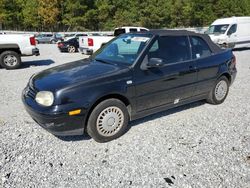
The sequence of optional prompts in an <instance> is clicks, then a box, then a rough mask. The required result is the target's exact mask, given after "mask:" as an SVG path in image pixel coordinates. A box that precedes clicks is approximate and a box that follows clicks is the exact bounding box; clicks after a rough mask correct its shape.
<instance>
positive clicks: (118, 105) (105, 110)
mask: <svg viewBox="0 0 250 188" xmlns="http://www.w3.org/2000/svg"><path fill="white" fill-rule="evenodd" d="M128 121H129V114H128V110H127V107H126V106H125V104H124V103H123V102H121V101H120V100H118V99H108V100H105V101H103V102H101V103H100V104H98V105H97V106H96V107H95V108H94V110H93V111H92V113H91V114H90V116H89V119H88V124H87V132H88V134H89V135H90V136H91V137H92V138H93V139H94V140H95V141H97V142H108V141H111V140H114V139H116V138H118V137H120V136H121V135H123V134H124V133H125V131H126V129H127V125H128Z"/></svg>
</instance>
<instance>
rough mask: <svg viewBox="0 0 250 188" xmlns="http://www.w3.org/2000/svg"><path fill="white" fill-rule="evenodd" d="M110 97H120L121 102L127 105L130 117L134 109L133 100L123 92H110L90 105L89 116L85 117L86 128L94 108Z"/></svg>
mask: <svg viewBox="0 0 250 188" xmlns="http://www.w3.org/2000/svg"><path fill="white" fill-rule="evenodd" d="M108 99H118V100H120V101H121V102H123V103H124V104H125V106H126V107H127V109H128V113H129V118H130V117H131V112H132V109H131V102H130V101H129V99H128V98H127V97H125V96H124V95H122V94H118V93H114V94H108V95H105V96H102V97H100V98H99V99H97V100H96V101H95V103H94V104H93V105H92V106H91V107H90V109H89V110H88V112H87V116H86V118H85V122H84V127H85V128H86V126H87V122H88V120H89V116H90V114H91V113H92V111H93V110H94V108H95V107H96V106H97V105H98V104H100V103H101V102H103V101H105V100H108Z"/></svg>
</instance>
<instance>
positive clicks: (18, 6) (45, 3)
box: [0, 0, 250, 31]
mask: <svg viewBox="0 0 250 188" xmlns="http://www.w3.org/2000/svg"><path fill="white" fill-rule="evenodd" d="M249 15H250V0H239V1H235V0H0V24H1V25H2V28H3V29H6V30H8V29H11V30H30V31H31V30H33V31H59V30H60V31H76V30H78V31H87V30H95V31H97V30H113V29H114V28H115V27H119V26H125V25H128V26H143V27H147V28H155V29H156V28H173V27H197V26H198V27H199V26H207V25H209V24H211V22H213V21H214V20H215V19H217V18H222V17H231V16H249Z"/></svg>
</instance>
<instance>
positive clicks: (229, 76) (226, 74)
mask: <svg viewBox="0 0 250 188" xmlns="http://www.w3.org/2000/svg"><path fill="white" fill-rule="evenodd" d="M222 76H225V77H226V78H227V79H228V81H229V84H231V81H232V78H231V75H230V74H229V73H228V72H224V73H222V74H220V76H219V77H218V79H219V78H221V77H222Z"/></svg>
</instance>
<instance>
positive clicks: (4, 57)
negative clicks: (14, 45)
mask: <svg viewBox="0 0 250 188" xmlns="http://www.w3.org/2000/svg"><path fill="white" fill-rule="evenodd" d="M0 65H1V66H2V67H3V68H6V69H8V70H11V69H17V68H19V67H20V66H21V57H20V55H19V54H18V53H16V52H14V51H5V52H3V53H2V54H1V55H0Z"/></svg>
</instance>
